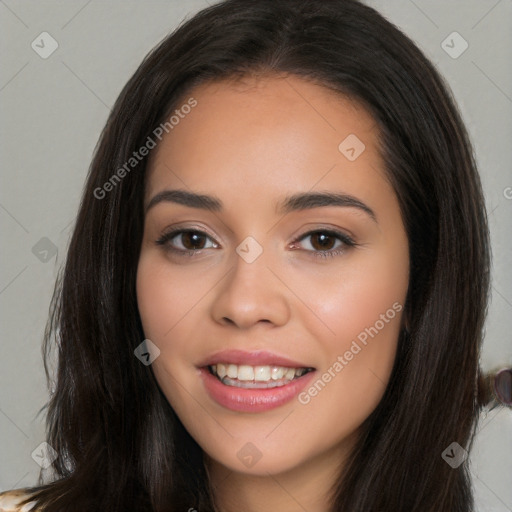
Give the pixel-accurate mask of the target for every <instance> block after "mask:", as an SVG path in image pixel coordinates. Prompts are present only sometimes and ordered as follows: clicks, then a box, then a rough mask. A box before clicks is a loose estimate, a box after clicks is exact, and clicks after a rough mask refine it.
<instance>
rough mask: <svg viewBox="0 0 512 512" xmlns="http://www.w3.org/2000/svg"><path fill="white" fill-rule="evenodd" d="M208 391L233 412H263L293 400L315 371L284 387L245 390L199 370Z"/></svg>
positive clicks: (205, 370) (203, 370)
mask: <svg viewBox="0 0 512 512" xmlns="http://www.w3.org/2000/svg"><path fill="white" fill-rule="evenodd" d="M199 371H200V374H201V378H202V379H203V382H204V386H205V388H206V391H207V392H208V394H209V395H210V397H211V398H213V400H215V401H216V402H217V403H218V404H220V405H222V406H223V407H226V409H230V410H232V411H240V412H263V411H268V410H270V409H274V408H276V407H280V406H281V405H283V404H285V403H287V402H289V401H290V400H292V399H293V398H294V397H295V396H296V395H298V394H299V393H300V392H301V390H302V389H304V387H305V386H306V385H307V384H308V383H309V382H310V380H311V379H312V378H313V375H314V374H315V373H316V372H315V371H312V372H309V373H306V374H305V375H303V376H302V377H299V378H298V379H294V380H292V381H290V382H289V383H288V384H285V385H284V386H279V387H275V388H269V389H244V388H237V387H234V386H226V385H225V384H222V382H221V381H220V380H219V379H218V378H217V377H215V376H214V375H212V374H211V373H210V372H209V371H208V368H205V367H203V368H200V369H199Z"/></svg>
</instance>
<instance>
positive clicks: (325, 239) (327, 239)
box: [311, 233, 334, 249]
mask: <svg viewBox="0 0 512 512" xmlns="http://www.w3.org/2000/svg"><path fill="white" fill-rule="evenodd" d="M311 239H312V241H313V243H312V244H311V245H313V247H315V241H318V242H319V247H315V249H330V248H332V247H331V246H332V242H333V240H334V238H333V237H332V236H331V235H328V234H325V233H315V234H313V235H311Z"/></svg>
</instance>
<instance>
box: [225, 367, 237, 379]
mask: <svg viewBox="0 0 512 512" xmlns="http://www.w3.org/2000/svg"><path fill="white" fill-rule="evenodd" d="M227 375H228V377H229V378H230V379H236V378H237V377H238V366H237V365H236V364H230V365H228V369H227Z"/></svg>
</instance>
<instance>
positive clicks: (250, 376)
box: [236, 364, 254, 380]
mask: <svg viewBox="0 0 512 512" xmlns="http://www.w3.org/2000/svg"><path fill="white" fill-rule="evenodd" d="M236 378H237V379H238V380H254V368H253V367H252V366H248V365H246V364H242V365H241V366H239V367H238V376H237V377H236Z"/></svg>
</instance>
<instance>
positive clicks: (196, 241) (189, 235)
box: [181, 231, 205, 250]
mask: <svg viewBox="0 0 512 512" xmlns="http://www.w3.org/2000/svg"><path fill="white" fill-rule="evenodd" d="M181 236H182V237H183V238H182V241H183V245H184V246H185V247H186V248H187V249H191V250H193V249H203V246H204V238H205V237H204V236H203V235H201V234H199V233H195V232H193V231H186V232H184V233H182V235H181ZM201 239H202V243H201ZM188 244H190V245H191V246H192V247H189V246H188Z"/></svg>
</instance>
